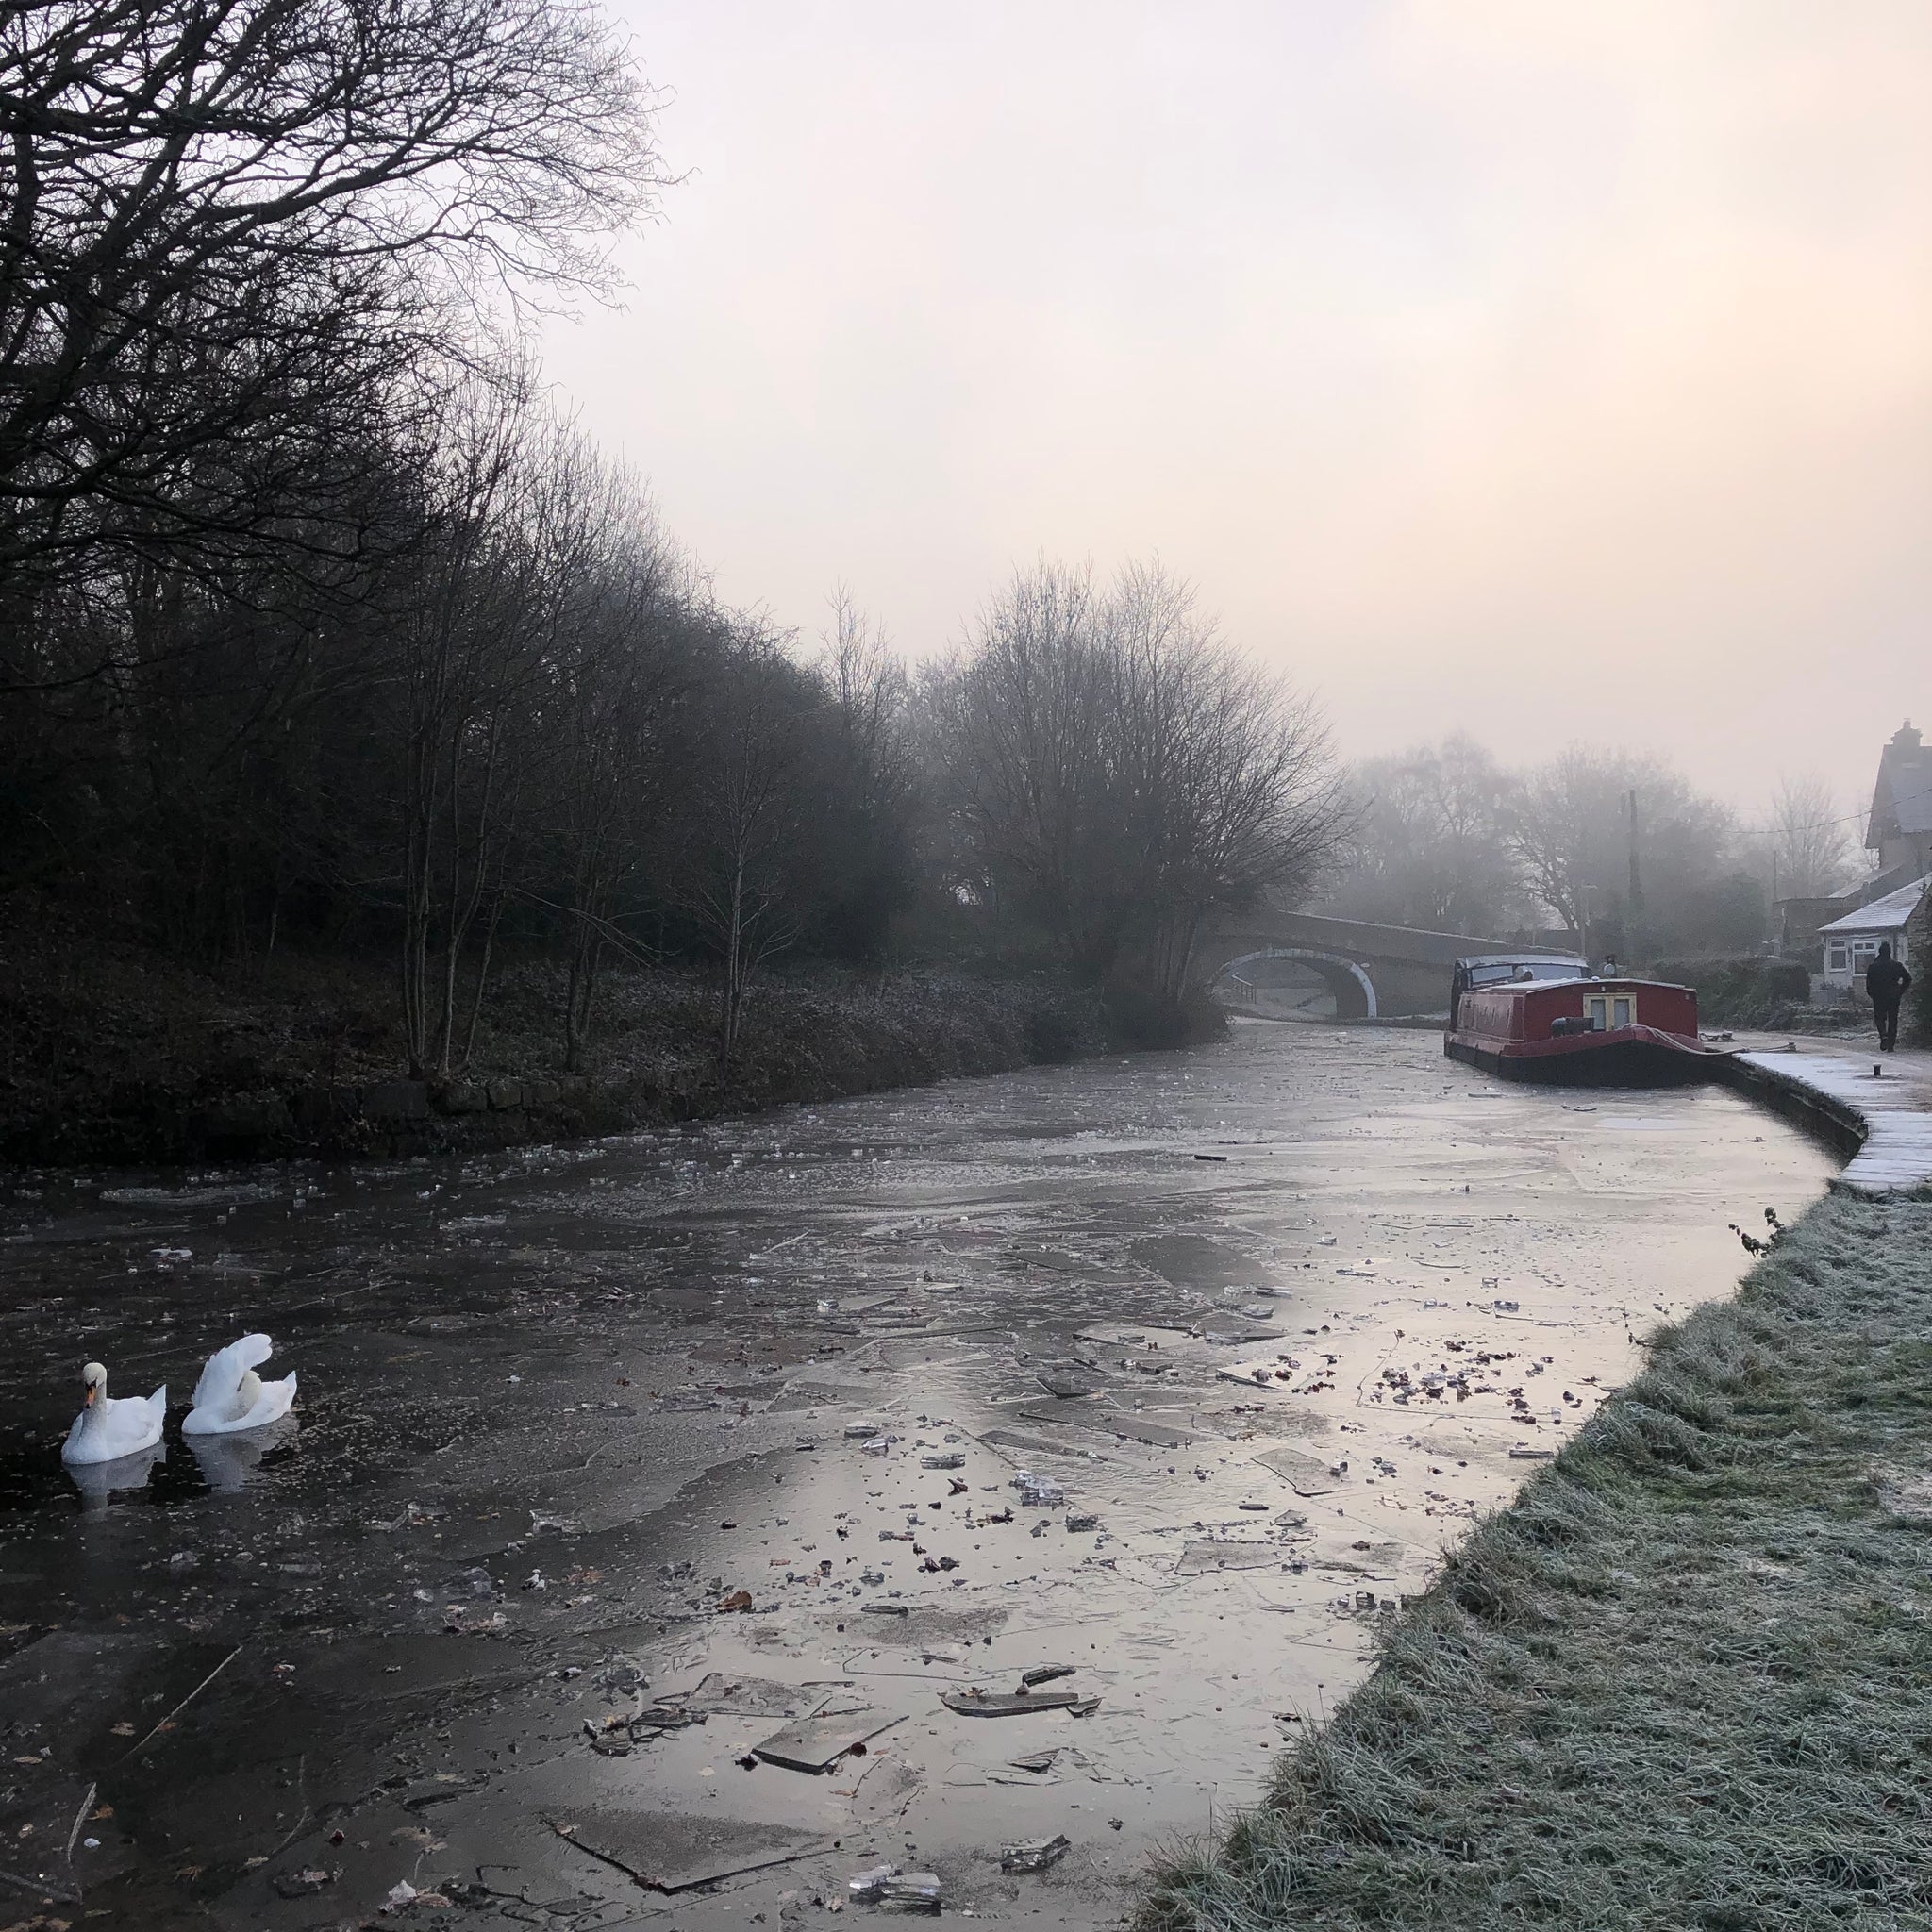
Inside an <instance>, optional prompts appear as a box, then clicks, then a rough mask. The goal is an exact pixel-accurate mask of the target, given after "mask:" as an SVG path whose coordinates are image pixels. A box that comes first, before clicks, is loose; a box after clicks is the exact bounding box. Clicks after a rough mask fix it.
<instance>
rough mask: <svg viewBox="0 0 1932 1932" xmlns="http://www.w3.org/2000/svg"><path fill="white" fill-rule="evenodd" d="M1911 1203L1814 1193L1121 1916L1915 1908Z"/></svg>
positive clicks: (1930, 1620) (1925, 1892) (1924, 1913)
mask: <svg viewBox="0 0 1932 1932" xmlns="http://www.w3.org/2000/svg"><path fill="white" fill-rule="evenodd" d="M1928 1843H1932V1193H1925V1192H1922V1193H1920V1194H1918V1195H1916V1196H1914V1197H1912V1198H1911V1199H1908V1200H1880V1201H1873V1200H1865V1199H1858V1198H1855V1197H1849V1196H1835V1197H1832V1198H1829V1199H1827V1200H1825V1201H1824V1202H1822V1203H1821V1204H1820V1205H1819V1206H1818V1207H1816V1208H1813V1209H1812V1210H1811V1212H1810V1213H1809V1214H1807V1216H1806V1217H1805V1218H1804V1219H1803V1220H1802V1221H1801V1222H1799V1223H1798V1224H1797V1225H1796V1226H1795V1227H1794V1228H1793V1229H1792V1230H1791V1232H1790V1234H1789V1235H1788V1237H1787V1238H1786V1239H1785V1240H1784V1241H1782V1242H1780V1243H1779V1245H1778V1246H1777V1247H1776V1248H1774V1251H1773V1252H1772V1253H1771V1255H1770V1256H1769V1257H1766V1258H1765V1259H1764V1260H1763V1261H1762V1262H1760V1263H1759V1264H1758V1266H1757V1268H1755V1269H1754V1270H1753V1271H1752V1273H1751V1274H1750V1275H1749V1276H1748V1277H1747V1278H1746V1280H1745V1282H1744V1284H1743V1287H1742V1288H1741V1289H1740V1291H1739V1294H1738V1296H1737V1297H1736V1299H1735V1300H1734V1301H1731V1302H1727V1303H1722V1304H1714V1305H1712V1306H1709V1307H1705V1308H1702V1309H1700V1310H1699V1311H1698V1312H1697V1313H1696V1314H1694V1315H1692V1316H1691V1318H1690V1319H1689V1320H1688V1321H1686V1322H1685V1323H1683V1324H1681V1325H1679V1326H1676V1327H1672V1328H1667V1329H1665V1330H1663V1331H1662V1332H1661V1333H1660V1334H1659V1335H1657V1337H1656V1338H1654V1346H1653V1350H1652V1354H1651V1359H1650V1364H1649V1366H1648V1367H1647V1369H1646V1370H1645V1372H1644V1373H1643V1374H1641V1376H1640V1377H1639V1378H1638V1379H1637V1380H1636V1381H1634V1382H1633V1383H1632V1384H1631V1385H1630V1387H1629V1389H1628V1390H1627V1391H1625V1392H1624V1394H1623V1395H1622V1396H1621V1397H1619V1398H1618V1399H1616V1400H1613V1401H1612V1402H1611V1403H1609V1404H1608V1405H1607V1406H1606V1407H1604V1408H1603V1409H1602V1410H1601V1411H1600V1412H1599V1413H1598V1414H1597V1416H1596V1417H1595V1418H1594V1419H1593V1420H1592V1422H1591V1424H1589V1425H1588V1427H1587V1428H1586V1429H1585V1430H1584V1431H1583V1432H1582V1433H1581V1434H1580V1436H1579V1437H1578V1439H1577V1440H1576V1441H1574V1442H1573V1443H1571V1444H1570V1445H1569V1446H1568V1447H1567V1448H1566V1449H1565V1450H1564V1451H1563V1452H1562V1454H1561V1456H1560V1457H1558V1458H1557V1461H1556V1462H1555V1463H1554V1464H1553V1465H1552V1466H1551V1467H1550V1468H1549V1469H1548V1470H1546V1471H1544V1472H1542V1473H1541V1474H1538V1475H1537V1476H1536V1477H1535V1478H1533V1479H1532V1481H1531V1482H1530V1483H1529V1485H1528V1486H1527V1488H1526V1489H1525V1490H1524V1493H1523V1495H1522V1496H1521V1498H1520V1499H1519V1500H1518V1501H1517V1502H1516V1503H1515V1504H1514V1505H1513V1506H1511V1507H1509V1508H1507V1509H1506V1510H1504V1511H1502V1512H1501V1513H1500V1514H1498V1515H1497V1516H1495V1517H1494V1518H1492V1519H1491V1521H1489V1522H1488V1523H1487V1524H1483V1525H1482V1526H1481V1527H1480V1528H1479V1529H1478V1530H1477V1531H1476V1532H1475V1534H1474V1537H1473V1538H1472V1539H1471V1540H1470V1541H1469V1543H1468V1544H1467V1545H1466V1546H1465V1547H1464V1549H1463V1550H1462V1551H1461V1552H1460V1553H1459V1554H1458V1555H1457V1557H1455V1558H1454V1559H1453V1561H1452V1562H1451V1563H1450V1564H1449V1565H1448V1567H1447V1569H1446V1570H1445V1573H1444V1574H1443V1576H1442V1578H1441V1581H1440V1582H1439V1583H1438V1585H1437V1586H1436V1588H1435V1589H1434V1590H1432V1591H1430V1592H1429V1594H1428V1595H1427V1596H1425V1597H1424V1598H1423V1599H1421V1600H1420V1602H1419V1603H1418V1604H1417V1605H1416V1606H1415V1607H1413V1608H1412V1609H1411V1610H1410V1611H1409V1612H1408V1613H1407V1615H1406V1616H1405V1617H1404V1618H1403V1619H1402V1620H1401V1622H1400V1623H1399V1624H1397V1625H1396V1626H1395V1627H1394V1629H1393V1630H1392V1631H1391V1634H1390V1636H1389V1638H1388V1640H1387V1641H1386V1644H1385V1647H1384V1650H1383V1653H1382V1656H1381V1658H1380V1661H1379V1663H1378V1666H1377V1669H1376V1671H1375V1673H1374V1675H1373V1676H1372V1677H1371V1678H1370V1679H1369V1681H1368V1682H1367V1683H1366V1684H1364V1685H1363V1686H1362V1688H1361V1689H1360V1690H1359V1691H1357V1692H1356V1694H1355V1695H1354V1696H1353V1697H1352V1698H1351V1699H1350V1700H1349V1701H1348V1702H1347V1704H1345V1705H1344V1706H1343V1707H1342V1708H1341V1710H1340V1712H1338V1714H1337V1715H1336V1717H1335V1719H1334V1721H1333V1723H1332V1724H1329V1725H1328V1726H1327V1727H1326V1729H1325V1730H1323V1731H1321V1732H1319V1733H1317V1734H1315V1735H1314V1736H1312V1737H1310V1738H1308V1739H1307V1740H1306V1741H1304V1742H1303V1743H1302V1744H1301V1745H1300V1746H1299V1747H1298V1748H1297V1749H1295V1750H1294V1751H1293V1752H1292V1753H1291V1754H1290V1755H1289V1756H1287V1757H1285V1758H1284V1759H1283V1761H1282V1762H1281V1764H1280V1765H1279V1766H1278V1768H1277V1772H1276V1775H1275V1778H1274V1785H1273V1788H1272V1790H1271V1791H1270V1793H1269V1794H1268V1796H1267V1798H1266V1801H1265V1803H1264V1804H1263V1805H1262V1806H1261V1807H1260V1808H1258V1809H1257V1810H1256V1811H1254V1812H1252V1813H1251V1814H1249V1815H1247V1816H1245V1817H1243V1818H1241V1819H1239V1820H1238V1821H1237V1822H1236V1823H1235V1824H1234V1825H1233V1827H1232V1828H1231V1829H1230V1830H1229V1831H1228V1832H1227V1833H1226V1834H1225V1836H1224V1837H1223V1838H1221V1839H1220V1840H1218V1841H1215V1842H1211V1843H1208V1844H1205V1845H1200V1846H1195V1847H1191V1848H1187V1849H1183V1850H1181V1851H1178V1852H1176V1853H1175V1854H1174V1856H1173V1857H1171V1858H1170V1859H1169V1860H1168V1861H1167V1862H1166V1863H1165V1864H1164V1865H1163V1866H1162V1867H1161V1868H1160V1869H1159V1870H1158V1871H1157V1872H1156V1873H1154V1874H1152V1875H1151V1876H1150V1878H1149V1880H1148V1882H1147V1885H1146V1888H1145V1890H1144V1892H1143V1896H1142V1900H1141V1913H1140V1924H1141V1928H1142V1932H1182V1928H1188V1932H1192V1928H1206V1927H1214V1928H1224V1932H1245V1928H1250V1927H1261V1926H1274V1925H1320V1926H1323V1927H1324V1928H1351V1927H1357V1926H1360V1927H1366V1926H1375V1927H1379V1928H1385V1932H1386V1928H1398V1932H1399V1928H1403V1927H1410V1926H1441V1925H1446V1924H1457V1925H1461V1926H1471V1927H1474V1926H1501V1925H1511V1926H1516V1925H1521V1926H1552V1927H1554V1926H1562V1927H1565V1928H1576V1927H1583V1926H1589V1927H1591V1928H1593V1932H1634V1928H1638V1927H1642V1928H1645V1932H1655V1928H1662V1927H1666V1926H1668V1927H1673V1928H1678V1927H1701V1928H1710V1932H1784V1928H1787V1927H1789V1928H1791V1932H1797V1928H1800V1927H1805V1928H1815V1927H1817V1926H1819V1925H1824V1924H1832V1925H1836V1926H1840V1927H1855V1928H1870V1932H1876V1928H1878V1927H1881V1926H1883V1927H1887V1928H1891V1927H1897V1926H1904V1925H1921V1926H1923V1925H1926V1924H1932V1857H1927V1855H1926V1846H1927V1844H1928Z"/></svg>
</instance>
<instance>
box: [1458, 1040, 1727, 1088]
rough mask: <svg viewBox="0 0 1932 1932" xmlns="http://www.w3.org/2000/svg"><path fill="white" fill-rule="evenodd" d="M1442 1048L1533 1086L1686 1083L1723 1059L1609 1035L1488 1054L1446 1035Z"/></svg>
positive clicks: (1712, 1071) (1712, 1073) (1711, 1071)
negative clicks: (1583, 1042) (1536, 1050)
mask: <svg viewBox="0 0 1932 1932" xmlns="http://www.w3.org/2000/svg"><path fill="white" fill-rule="evenodd" d="M1442 1051H1443V1052H1444V1053H1446V1054H1447V1055H1449V1057H1450V1058H1452V1059H1458V1060H1464V1061H1466V1062H1467V1063H1468V1064H1469V1065H1470V1066H1473V1067H1480V1068H1481V1069H1482V1070H1483V1072H1484V1073H1486V1074H1495V1075H1496V1076H1497V1077H1498V1078H1499V1079H1503V1080H1524V1081H1533V1082H1534V1083H1535V1084H1536V1085H1537V1086H1539V1087H1691V1086H1695V1085H1696V1084H1697V1083H1698V1082H1700V1081H1703V1080H1709V1079H1712V1078H1715V1077H1716V1076H1717V1070H1718V1068H1719V1066H1720V1065H1722V1063H1723V1062H1722V1060H1721V1058H1720V1057H1719V1056H1717V1055H1706V1054H1695V1053H1685V1052H1682V1051H1681V1050H1679V1049H1678V1048H1676V1047H1671V1046H1658V1045H1657V1044H1656V1043H1655V1042H1654V1041H1648V1040H1612V1041H1605V1042H1604V1044H1603V1045H1601V1046H1577V1047H1574V1048H1572V1049H1570V1050H1569V1051H1568V1052H1564V1053H1541V1054H1501V1053H1491V1052H1488V1051H1486V1050H1485V1049H1484V1048H1482V1047H1479V1046H1471V1045H1469V1044H1467V1043H1466V1042H1465V1041H1459V1040H1448V1041H1443V1043H1442Z"/></svg>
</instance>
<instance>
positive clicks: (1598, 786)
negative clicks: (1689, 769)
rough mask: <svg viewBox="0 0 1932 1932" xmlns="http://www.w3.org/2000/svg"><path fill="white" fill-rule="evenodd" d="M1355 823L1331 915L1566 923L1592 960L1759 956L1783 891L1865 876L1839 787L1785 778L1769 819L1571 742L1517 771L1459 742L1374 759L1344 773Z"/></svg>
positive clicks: (1811, 891)
mask: <svg viewBox="0 0 1932 1932" xmlns="http://www.w3.org/2000/svg"><path fill="white" fill-rule="evenodd" d="M1348 789H1349V792H1350V798H1351V806H1350V811H1349V824H1350V831H1349V836H1348V838H1347V840H1346V841H1345V842H1344V848H1343V853H1342V857H1341V861H1340V863H1339V866H1338V869H1337V871H1336V873H1335V874H1334V876H1333V877H1332V878H1331V880H1330V881H1329V883H1328V885H1327V888H1326V890H1325V893H1324V906H1325V908H1326V909H1330V910H1333V911H1338V912H1345V913H1348V914H1351V915H1353V916H1355V917H1357V918H1363V919H1374V920H1382V921H1386V922H1388V923H1390V924H1400V925H1417V926H1424V927H1428V928H1431V929H1434V930H1437V931H1447V932H1464V933H1476V934H1483V935H1487V936H1493V937H1500V938H1507V937H1509V936H1511V935H1514V934H1517V933H1521V932H1525V931H1529V930H1544V929H1548V927H1549V925H1550V922H1551V921H1552V920H1554V921H1555V923H1556V924H1557V927H1559V928H1564V929H1567V930H1568V931H1570V932H1571V933H1573V934H1576V935H1579V936H1580V937H1581V938H1582V939H1583V940H1584V941H1586V942H1587V943H1588V944H1589V945H1590V946H1591V950H1592V951H1593V952H1594V953H1596V954H1603V953H1614V954H1619V955H1622V956H1623V957H1624V958H1625V959H1636V960H1655V959H1657V958H1660V957H1662V956H1664V955H1666V954H1671V953H1676V954H1698V953H1724V952H1748V951H1752V950H1755V949H1756V948H1757V946H1758V945H1759V944H1760V943H1761V942H1762V941H1763V940H1764V939H1765V938H1766V937H1767V935H1768V934H1769V932H1770V929H1771V913H1770V900H1771V896H1772V891H1771V889H1772V883H1773V880H1774V878H1775V880H1776V881H1777V891H1778V894H1779V896H1781V897H1790V898H1798V897H1805V896H1823V895H1825V894H1828V893H1832V892H1836V891H1842V890H1844V889H1845V888H1846V887H1847V886H1848V885H1850V884H1851V883H1852V881H1853V880H1854V879H1855V878H1856V876H1857V867H1856V865H1855V864H1854V863H1853V857H1852V852H1851V846H1852V839H1851V836H1850V829H1849V828H1850V826H1851V825H1852V824H1853V823H1854V821H1853V820H1852V819H1851V818H1850V817H1849V816H1848V815H1846V814H1844V813H1843V811H1842V809H1841V808H1840V806H1838V805H1837V804H1836V803H1835V802H1834V798H1833V793H1832V791H1831V788H1830V787H1829V786H1828V785H1827V784H1825V783H1824V782H1823V781H1822V780H1820V779H1818V778H1815V777H1788V778H1785V779H1783V780H1782V781H1780V783H1779V785H1778V787H1777V790H1776V791H1775V793H1774V796H1773V798H1772V801H1771V804H1770V808H1769V811H1768V815H1767V823H1766V824H1763V825H1761V826H1759V827H1757V828H1750V829H1747V828H1746V827H1745V826H1744V825H1743V824H1741V823H1740V819H1739V817H1738V814H1737V813H1736V812H1735V811H1734V810H1733V809H1732V808H1730V807H1728V806H1726V805H1724V804H1723V803H1722V802H1721V801H1719V800H1717V799H1714V798H1710V797H1707V796H1705V795H1704V794H1702V793H1700V792H1699V791H1697V790H1696V789H1695V788H1694V787H1693V786H1691V784H1690V783H1689V782H1688V781H1687V780H1686V779H1685V778H1684V777H1683V775H1682V774H1679V773H1677V772H1675V771H1674V770H1673V769H1672V768H1671V767H1670V766H1669V765H1667V764H1664V763H1663V762H1661V761H1660V760H1658V759H1657V758H1645V757H1641V756H1638V755H1635V754H1632V753H1628V752H1624V751H1619V750H1614V749H1611V748H1608V747H1605V746H1601V745H1591V744H1573V745H1570V746H1568V747H1567V748H1565V749H1563V750H1562V751H1560V752H1558V753H1557V756H1556V757H1554V758H1550V759H1548V760H1546V761H1544V762H1542V763H1539V764H1533V765H1529V766H1526V767H1524V768H1520V769H1514V770H1512V769H1509V768H1507V767H1506V766H1504V765H1502V764H1500V763H1499V762H1498V761H1497V760H1496V758H1494V757H1493V756H1492V754H1491V753H1490V752H1489V751H1488V750H1487V749H1485V747H1483V746H1482V745H1480V744H1477V743H1475V742H1474V741H1472V740H1470V739H1468V738H1464V737H1452V738H1449V739H1446V740H1444V741H1442V742H1441V743H1439V744H1423V745H1418V746H1416V747H1415V748H1414V749H1413V750H1411V751H1408V752H1405V753H1402V754H1400V755H1398V756H1395V757H1391V758H1373V759H1369V760H1367V761H1365V762H1364V763H1362V764H1360V765H1359V766H1357V768H1356V769H1355V770H1354V771H1353V772H1352V773H1351V774H1349V781H1348Z"/></svg>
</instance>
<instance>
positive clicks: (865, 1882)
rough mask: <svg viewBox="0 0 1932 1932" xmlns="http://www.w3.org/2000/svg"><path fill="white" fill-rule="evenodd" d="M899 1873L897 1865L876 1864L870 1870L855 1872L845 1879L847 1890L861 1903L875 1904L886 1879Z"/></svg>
mask: <svg viewBox="0 0 1932 1932" xmlns="http://www.w3.org/2000/svg"><path fill="white" fill-rule="evenodd" d="M898 1875H899V1868H898V1866H896V1865H874V1867H873V1868H872V1869H871V1871H869V1872H855V1873H854V1874H852V1876H851V1877H850V1878H848V1879H847V1880H846V1881H845V1890H846V1892H847V1894H848V1895H849V1896H850V1897H851V1898H853V1899H854V1900H856V1901H857V1902H858V1904H859V1905H866V1906H869V1905H875V1904H877V1902H878V1896H879V1893H880V1891H881V1890H883V1889H884V1886H885V1883H886V1880H887V1879H889V1878H896V1877H898Z"/></svg>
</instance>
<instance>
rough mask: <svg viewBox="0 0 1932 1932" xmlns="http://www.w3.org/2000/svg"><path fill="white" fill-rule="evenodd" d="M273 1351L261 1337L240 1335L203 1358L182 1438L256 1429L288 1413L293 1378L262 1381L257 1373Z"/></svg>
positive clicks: (293, 1383) (220, 1434)
mask: <svg viewBox="0 0 1932 1932" xmlns="http://www.w3.org/2000/svg"><path fill="white" fill-rule="evenodd" d="M274 1353H275V1343H274V1342H272V1341H270V1340H269V1339H268V1337H267V1336H266V1335H244V1336H243V1337H242V1340H241V1341H231V1342H229V1344H228V1345H227V1347H226V1348H218V1349H216V1350H215V1352H214V1354H212V1355H211V1356H209V1357H208V1366H207V1368H205V1369H203V1370H202V1372H201V1380H200V1381H198V1382H197V1383H196V1384H195V1385H194V1407H193V1409H192V1411H191V1412H190V1414H189V1417H188V1420H187V1421H186V1422H185V1423H183V1424H181V1433H182V1434H183V1435H184V1436H224V1435H226V1434H228V1433H229V1432H230V1431H231V1430H235V1429H258V1428H260V1427H261V1426H262V1425H263V1424H265V1423H272V1422H275V1421H278V1420H279V1419H280V1418H281V1417H283V1416H285V1415H287V1414H288V1412H289V1405H290V1404H291V1402H293V1401H294V1399H295V1378H294V1376H293V1375H284V1376H283V1377H282V1379H281V1380H280V1381H279V1382H264V1381H263V1380H262V1379H261V1377H260V1376H259V1375H258V1374H256V1373H255V1372H256V1370H257V1369H258V1367H259V1366H260V1365H261V1364H262V1363H263V1362H265V1361H267V1359H268V1358H269V1357H270V1356H272V1355H273V1354H274Z"/></svg>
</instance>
